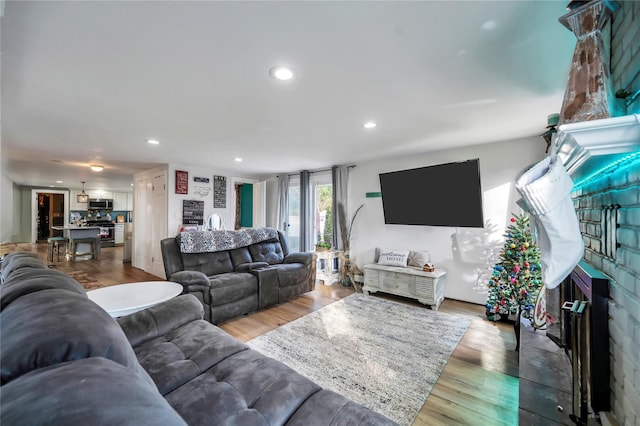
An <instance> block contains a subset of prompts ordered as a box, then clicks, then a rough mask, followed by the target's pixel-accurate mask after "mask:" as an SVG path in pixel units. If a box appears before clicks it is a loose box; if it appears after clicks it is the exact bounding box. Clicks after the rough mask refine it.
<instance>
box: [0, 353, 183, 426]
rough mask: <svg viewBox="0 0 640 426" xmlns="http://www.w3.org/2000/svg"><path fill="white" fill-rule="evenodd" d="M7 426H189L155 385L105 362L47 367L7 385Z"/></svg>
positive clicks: (3, 418) (2, 415)
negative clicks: (47, 425) (54, 425)
mask: <svg viewBox="0 0 640 426" xmlns="http://www.w3.org/2000/svg"><path fill="white" fill-rule="evenodd" d="M0 424H3V425H45V424H58V425H89V424H90V425H105V426H106V425H136V426H137V425H149V426H155V425H185V424H186V423H185V422H184V420H182V419H181V418H180V416H179V415H178V413H176V412H175V410H174V409H173V408H171V406H170V405H169V404H168V403H167V401H166V400H165V399H164V398H163V397H162V396H161V395H160V394H159V393H158V390H157V389H156V388H155V386H154V385H153V384H152V383H149V382H148V381H146V380H144V379H143V378H141V377H140V376H136V375H132V374H131V370H130V369H128V368H126V367H123V366H122V365H120V364H117V363H115V362H113V361H110V360H108V359H105V358H87V359H81V360H77V361H74V362H65V363H62V364H56V365H52V366H49V367H46V368H41V369H38V370H35V371H32V372H30V373H27V374H25V375H23V376H22V377H20V378H18V379H16V380H14V381H12V382H11V383H9V384H6V385H4V386H2V399H1V409H0Z"/></svg>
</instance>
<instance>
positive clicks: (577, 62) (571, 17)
mask: <svg viewBox="0 0 640 426" xmlns="http://www.w3.org/2000/svg"><path fill="white" fill-rule="evenodd" d="M569 6H570V7H571V4H570V5H569ZM609 15H610V11H609V9H607V8H606V7H605V4H604V0H594V1H591V2H589V3H587V4H584V5H582V6H580V7H578V8H576V9H574V10H572V11H571V12H569V13H567V14H566V15H564V16H562V17H560V19H559V20H560V23H562V24H563V25H564V26H565V27H567V28H568V29H569V30H571V31H572V32H573V33H574V34H575V36H576V37H577V38H578V42H577V43H576V48H575V51H574V53H573V59H572V60H571V69H570V71H569V81H568V83H567V89H566V91H565V94H564V100H563V102H562V109H561V111H560V123H559V124H564V123H575V122H579V121H588V120H597V119H601V118H607V117H609V116H610V108H609V99H610V98H613V96H612V92H613V91H612V89H611V87H610V78H609V67H608V61H607V60H606V57H605V55H604V46H603V42H602V27H603V26H604V25H605V23H606V22H607V20H608V18H609Z"/></svg>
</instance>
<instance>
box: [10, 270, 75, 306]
mask: <svg viewBox="0 0 640 426" xmlns="http://www.w3.org/2000/svg"><path fill="white" fill-rule="evenodd" d="M47 289H61V290H67V291H70V292H73V293H76V294H79V295H82V296H84V297H86V291H85V289H84V287H82V285H80V283H79V282H78V281H76V280H74V279H73V278H71V277H70V276H68V275H67V274H64V273H62V272H60V271H56V270H53V269H38V268H22V269H17V270H15V271H14V272H13V273H12V274H11V276H10V277H9V278H8V279H7V280H6V281H5V282H4V283H3V284H2V286H0V311H2V310H3V309H4V308H5V307H6V306H7V305H9V304H10V303H11V302H13V301H14V300H16V299H17V298H19V297H21V296H24V295H26V294H29V293H34V292H37V291H41V290H47Z"/></svg>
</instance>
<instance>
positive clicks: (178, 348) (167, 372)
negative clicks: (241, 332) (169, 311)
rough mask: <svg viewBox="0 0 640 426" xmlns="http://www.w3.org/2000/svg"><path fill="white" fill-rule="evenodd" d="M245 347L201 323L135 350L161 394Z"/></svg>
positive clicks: (192, 323)
mask: <svg viewBox="0 0 640 426" xmlns="http://www.w3.org/2000/svg"><path fill="white" fill-rule="evenodd" d="M246 349H247V346H246V345H245V344H244V343H242V342H240V341H239V340H236V339H234V338H233V337H231V336H229V335H228V334H227V333H225V332H224V331H222V330H221V329H219V328H218V327H215V326H213V325H211V324H209V323H208V322H206V321H204V320H197V321H192V322H189V323H187V324H185V325H183V326H181V327H178V328H176V329H175V330H172V331H170V332H168V333H167V334H165V335H163V336H160V337H158V338H156V339H153V340H150V341H148V342H146V343H144V344H142V345H140V346H136V347H135V348H134V350H135V352H136V355H137V357H138V360H139V361H140V364H141V365H142V366H143V367H144V369H145V370H146V371H147V372H148V373H149V375H150V376H151V378H152V379H153V381H154V382H155V383H156V386H158V389H159V390H160V393H162V394H163V395H165V394H167V393H169V392H171V391H172V390H174V389H176V388H177V387H179V386H181V385H183V384H184V383H186V382H188V381H189V380H191V379H193V378H194V377H196V376H198V375H200V374H201V373H202V372H204V371H206V370H207V369H209V368H210V367H212V366H214V365H216V364H217V363H219V362H220V361H222V360H224V359H225V358H227V357H229V356H231V355H233V354H235V353H237V352H240V351H244V350H246Z"/></svg>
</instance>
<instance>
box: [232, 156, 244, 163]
mask: <svg viewBox="0 0 640 426" xmlns="http://www.w3.org/2000/svg"><path fill="white" fill-rule="evenodd" d="M233 161H235V162H237V163H241V162H242V158H240V157H236V158H234V159H233Z"/></svg>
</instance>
